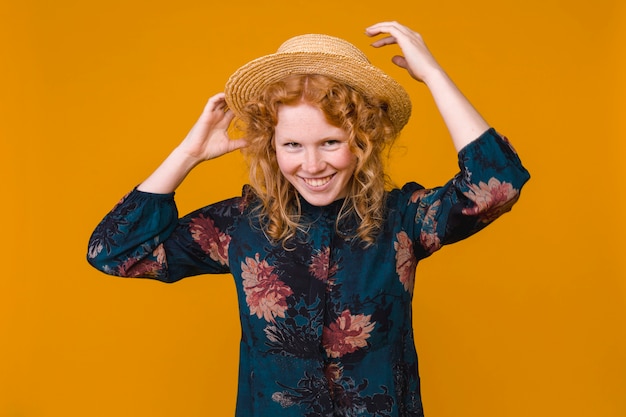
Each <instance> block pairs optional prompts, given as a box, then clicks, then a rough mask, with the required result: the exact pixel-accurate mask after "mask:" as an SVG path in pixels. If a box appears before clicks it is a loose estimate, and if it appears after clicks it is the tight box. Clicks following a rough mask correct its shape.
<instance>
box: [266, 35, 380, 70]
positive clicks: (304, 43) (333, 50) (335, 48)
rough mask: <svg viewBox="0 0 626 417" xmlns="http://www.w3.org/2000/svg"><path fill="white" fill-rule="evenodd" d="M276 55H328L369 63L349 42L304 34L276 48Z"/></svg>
mask: <svg viewBox="0 0 626 417" xmlns="http://www.w3.org/2000/svg"><path fill="white" fill-rule="evenodd" d="M276 53H278V54H289V53H314V54H329V55H337V56H342V57H346V58H349V59H353V60H355V61H360V62H363V63H365V64H369V63H370V62H369V60H368V59H367V57H366V56H365V54H364V53H363V52H362V51H361V50H360V49H358V48H357V47H356V46H354V45H352V44H351V43H350V42H347V41H345V40H343V39H340V38H336V37H334V36H328V35H321V34H306V35H300V36H295V37H293V38H290V39H288V40H286V41H285V42H284V43H283V44H282V45H281V46H280V47H279V48H278V51H277V52H276Z"/></svg>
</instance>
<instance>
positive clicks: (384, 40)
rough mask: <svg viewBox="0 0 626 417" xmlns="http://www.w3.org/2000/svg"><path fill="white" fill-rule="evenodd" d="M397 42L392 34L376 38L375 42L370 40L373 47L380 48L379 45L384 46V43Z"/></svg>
mask: <svg viewBox="0 0 626 417" xmlns="http://www.w3.org/2000/svg"><path fill="white" fill-rule="evenodd" d="M396 43H398V41H397V40H396V38H394V37H393V36H387V37H385V38H381V39H378V40H376V41H375V42H372V44H371V45H372V46H373V47H374V48H380V47H381V46H385V45H393V44H396Z"/></svg>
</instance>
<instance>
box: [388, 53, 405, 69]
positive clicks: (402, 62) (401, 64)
mask: <svg viewBox="0 0 626 417" xmlns="http://www.w3.org/2000/svg"><path fill="white" fill-rule="evenodd" d="M391 62H393V63H394V64H396V65H397V66H399V67H400V68H404V69H409V63H408V62H407V60H406V58H405V57H403V56H402V55H396V56H394V57H393V58H391Z"/></svg>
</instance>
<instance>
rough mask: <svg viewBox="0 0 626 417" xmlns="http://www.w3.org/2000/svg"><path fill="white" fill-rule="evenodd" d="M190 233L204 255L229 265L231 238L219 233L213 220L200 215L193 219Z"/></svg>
mask: <svg viewBox="0 0 626 417" xmlns="http://www.w3.org/2000/svg"><path fill="white" fill-rule="evenodd" d="M189 231H190V232H191V237H193V240H194V241H196V243H198V245H200V247H201V248H202V250H203V251H204V253H206V254H207V255H209V256H210V257H211V259H213V260H214V261H217V262H219V263H221V264H222V265H226V264H227V263H228V245H229V244H230V236H229V235H227V234H225V233H222V232H220V231H219V229H218V228H217V227H215V224H214V223H213V220H212V219H211V218H209V217H204V215H202V214H200V215H199V216H198V217H196V218H194V219H191V224H190V225H189Z"/></svg>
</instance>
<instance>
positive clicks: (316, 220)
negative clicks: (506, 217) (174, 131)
mask: <svg viewBox="0 0 626 417" xmlns="http://www.w3.org/2000/svg"><path fill="white" fill-rule="evenodd" d="M459 166H460V168H461V171H460V173H459V174H457V175H456V176H455V177H454V178H453V179H452V180H450V181H449V182H448V183H447V184H446V185H445V186H443V187H438V188H434V189H424V188H423V187H421V186H420V185H418V184H416V183H409V184H406V185H405V186H404V187H402V189H394V190H392V191H390V192H389V193H388V195H387V198H386V203H385V204H386V220H385V223H384V227H383V229H382V230H381V231H380V233H379V234H378V236H377V238H376V241H375V242H374V244H373V245H370V246H368V247H365V246H364V245H363V244H362V243H361V242H359V241H357V240H356V239H349V238H346V236H348V235H349V234H350V231H353V230H354V228H355V227H356V225H357V222H356V220H355V219H347V220H345V221H344V220H342V221H339V222H338V221H337V215H338V212H339V210H340V207H341V204H342V202H341V201H337V202H334V203H332V204H330V205H329V206H325V207H315V206H311V205H308V204H307V203H306V202H305V201H303V202H302V203H303V206H302V224H303V225H304V228H303V230H301V231H300V232H299V235H298V236H297V237H296V238H295V239H293V240H292V241H291V242H288V243H287V245H286V246H287V247H286V248H285V247H284V246H283V245H281V244H280V243H279V244H274V243H272V242H271V241H270V240H268V238H267V237H266V235H265V234H264V233H263V229H262V227H261V225H260V224H259V221H258V218H257V217H256V216H255V215H254V211H253V208H254V207H255V204H256V200H255V199H254V198H250V197H249V196H251V195H252V193H250V192H247V191H246V188H245V187H244V193H243V194H242V197H237V198H233V199H230V200H226V201H222V202H219V203H216V204H212V205H210V206H207V207H204V208H202V209H200V210H197V211H195V212H193V213H191V214H189V215H187V216H185V217H182V218H180V219H179V218H178V214H177V210H176V205H175V203H174V197H173V193H172V194H150V193H145V192H140V191H137V190H134V191H132V192H131V193H130V194H128V195H127V196H126V197H124V198H123V199H122V201H121V202H120V203H119V204H118V205H117V206H115V208H113V210H112V211H111V212H110V213H109V214H108V215H107V216H106V217H105V218H104V219H103V220H102V222H101V223H100V224H99V225H98V226H97V228H96V229H95V231H94V233H93V235H92V237H91V240H90V242H89V249H88V260H89V262H90V263H91V264H92V265H93V266H94V267H96V268H98V269H99V270H101V271H103V272H105V273H107V274H111V275H118V276H124V277H145V278H153V279H157V280H160V281H163V282H175V281H178V280H180V279H182V278H184V277H188V276H192V275H200V274H227V273H229V274H232V276H233V277H234V279H235V282H236V287H237V294H238V301H239V313H240V320H241V328H242V338H241V343H240V368H239V389H238V397H237V409H236V416H241V417H243V416H246V417H252V416H272V415H274V416H300V417H301V416H306V417H313V416H332V417H339V416H379V417H392V416H394V417H395V416H398V417H399V416H403V417H406V416H415V417H417V416H422V415H423V410H422V401H421V397H420V379H419V375H418V362H417V355H416V351H415V346H414V339H413V327H412V308H411V302H412V295H413V286H414V281H415V268H416V266H417V263H418V261H419V260H421V259H423V258H426V257H428V256H429V255H431V254H432V253H433V252H435V251H436V250H438V249H439V248H440V247H441V246H442V245H445V244H449V243H453V242H455V241H458V240H461V239H463V238H465V237H467V236H469V235H471V234H473V233H475V232H477V231H479V230H480V229H482V228H484V227H485V226H486V225H487V224H489V223H490V222H491V221H493V220H494V219H495V218H497V217H498V216H499V215H500V214H502V213H504V212H506V211H509V210H510V209H511V206H512V205H513V204H514V203H515V201H517V199H518V197H519V191H520V188H521V187H522V185H523V184H524V183H525V182H526V181H527V180H528V178H529V175H528V173H527V171H526V170H525V169H524V168H523V167H522V165H521V163H520V160H519V159H518V157H517V155H516V153H515V151H514V150H513V149H512V148H511V146H510V145H509V143H508V142H507V141H506V139H504V138H503V137H501V136H499V135H498V134H497V133H496V132H495V131H494V130H493V129H490V130H488V131H487V132H485V133H484V134H483V135H481V137H480V138H478V139H477V140H476V141H474V142H472V143H471V144H469V145H468V146H466V147H465V148H464V149H463V150H461V152H460V153H459Z"/></svg>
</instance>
